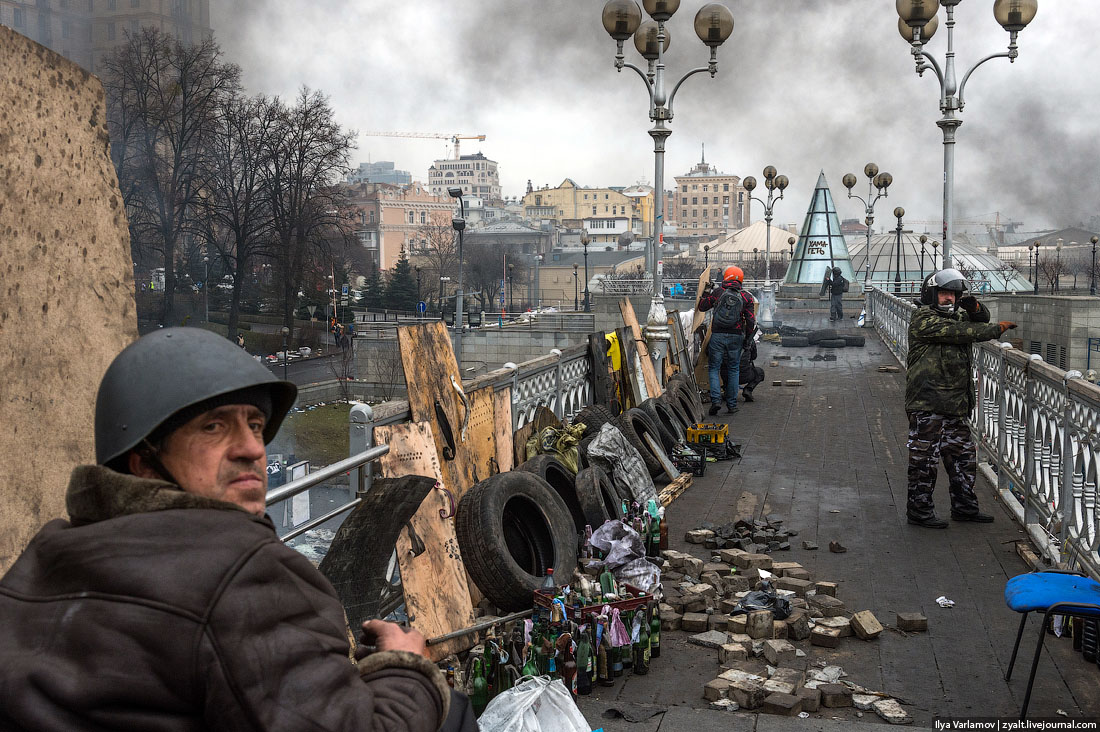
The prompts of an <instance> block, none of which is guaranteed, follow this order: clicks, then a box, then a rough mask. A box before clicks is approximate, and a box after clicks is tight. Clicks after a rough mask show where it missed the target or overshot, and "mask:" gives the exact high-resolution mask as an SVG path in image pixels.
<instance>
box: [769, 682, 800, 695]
mask: <svg viewBox="0 0 1100 732" xmlns="http://www.w3.org/2000/svg"><path fill="white" fill-rule="evenodd" d="M795 688H796V687H795V685H794V684H792V683H790V682H788V681H784V680H782V679H768V680H767V681H765V682H764V690H765V691H767V692H768V693H769V694H775V693H777V692H778V693H780V694H793V693H794V690H795Z"/></svg>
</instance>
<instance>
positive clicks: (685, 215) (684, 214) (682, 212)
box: [680, 208, 688, 219]
mask: <svg viewBox="0 0 1100 732" xmlns="http://www.w3.org/2000/svg"><path fill="white" fill-rule="evenodd" d="M687 217H688V211H687V209H686V208H685V209H684V210H683V211H681V212H680V218H682V219H686V218H687Z"/></svg>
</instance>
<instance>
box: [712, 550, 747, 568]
mask: <svg viewBox="0 0 1100 732" xmlns="http://www.w3.org/2000/svg"><path fill="white" fill-rule="evenodd" d="M744 553H745V551H744V550H743V549H720V550H719V551H718V556H719V557H721V558H722V561H723V562H725V563H726V564H729V565H734V561H733V560H734V559H735V558H736V557H738V556H740V555H742V554H744Z"/></svg>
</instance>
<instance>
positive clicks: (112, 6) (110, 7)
mask: <svg viewBox="0 0 1100 732" xmlns="http://www.w3.org/2000/svg"><path fill="white" fill-rule="evenodd" d="M115 4H116V3H115V0H107V9H108V10H114V9H115Z"/></svg>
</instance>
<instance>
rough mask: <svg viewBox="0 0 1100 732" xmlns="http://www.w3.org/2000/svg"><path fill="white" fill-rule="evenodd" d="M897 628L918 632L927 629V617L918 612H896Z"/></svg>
mask: <svg viewBox="0 0 1100 732" xmlns="http://www.w3.org/2000/svg"><path fill="white" fill-rule="evenodd" d="M898 630H906V631H909V632H916V633H920V632H923V631H926V630H928V618H926V617H924V616H923V615H921V614H920V613H898Z"/></svg>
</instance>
